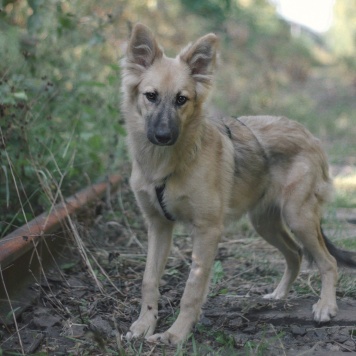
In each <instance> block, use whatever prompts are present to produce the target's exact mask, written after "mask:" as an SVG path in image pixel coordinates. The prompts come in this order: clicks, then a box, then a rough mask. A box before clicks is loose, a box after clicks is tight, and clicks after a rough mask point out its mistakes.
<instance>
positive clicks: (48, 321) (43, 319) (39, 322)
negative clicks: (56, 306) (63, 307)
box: [32, 315, 61, 330]
mask: <svg viewBox="0 0 356 356" xmlns="http://www.w3.org/2000/svg"><path fill="white" fill-rule="evenodd" d="M32 322H33V324H34V326H35V327H37V328H40V329H42V330H46V329H48V328H51V327H53V326H56V325H60V324H61V318H60V317H58V316H53V315H43V316H37V317H34V318H33V321H32Z"/></svg>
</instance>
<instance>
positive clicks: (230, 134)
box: [224, 124, 232, 140]
mask: <svg viewBox="0 0 356 356" xmlns="http://www.w3.org/2000/svg"><path fill="white" fill-rule="evenodd" d="M224 126H225V131H226V134H227V135H228V137H229V139H230V140H231V139H232V132H231V130H230V127H229V126H227V125H225V124H224Z"/></svg>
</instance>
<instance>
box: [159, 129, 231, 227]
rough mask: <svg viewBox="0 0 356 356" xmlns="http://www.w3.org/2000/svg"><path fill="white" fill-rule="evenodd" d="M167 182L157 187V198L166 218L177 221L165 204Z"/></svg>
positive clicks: (229, 135) (227, 132)
mask: <svg viewBox="0 0 356 356" xmlns="http://www.w3.org/2000/svg"><path fill="white" fill-rule="evenodd" d="M224 126H225V131H226V134H227V136H228V137H229V138H230V139H232V133H231V130H230V127H229V126H227V125H224ZM166 180H167V178H165V179H164V180H163V184H162V185H160V186H158V187H155V190H156V197H157V200H158V203H159V205H160V207H161V209H162V212H163V215H164V217H165V218H166V219H167V220H169V221H175V220H176V219H175V218H174V217H173V216H172V215H171V214H170V213H169V212H168V210H167V208H166V205H165V204H164V202H163V197H164V190H165V189H166Z"/></svg>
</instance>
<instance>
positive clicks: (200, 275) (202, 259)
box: [148, 226, 222, 344]
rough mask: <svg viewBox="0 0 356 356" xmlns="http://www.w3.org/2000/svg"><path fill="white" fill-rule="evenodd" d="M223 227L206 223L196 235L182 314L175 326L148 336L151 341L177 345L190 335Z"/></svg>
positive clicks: (205, 291)
mask: <svg viewBox="0 0 356 356" xmlns="http://www.w3.org/2000/svg"><path fill="white" fill-rule="evenodd" d="M221 233H222V228H221V227H216V226H204V227H201V228H199V229H196V234H195V236H193V253H192V266H191V270H190V274H189V277H188V280H187V283H186V286H185V290H184V293H183V297H182V299H181V303H180V313H179V315H178V318H177V319H176V321H175V322H174V323H173V325H172V326H171V327H170V328H169V329H168V330H167V331H166V332H164V333H162V334H155V335H153V336H151V337H149V338H148V341H151V342H163V343H166V344H176V343H178V342H180V341H183V340H184V339H186V338H187V336H188V335H189V332H190V331H191V328H192V326H193V325H194V324H195V323H196V322H197V320H198V319H199V316H200V311H201V306H202V304H203V302H204V300H205V297H206V294H207V292H208V287H209V280H210V272H211V267H212V265H213V262H214V258H215V255H216V250H217V246H218V242H219V240H220V237H221Z"/></svg>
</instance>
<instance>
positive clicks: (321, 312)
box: [313, 299, 338, 323]
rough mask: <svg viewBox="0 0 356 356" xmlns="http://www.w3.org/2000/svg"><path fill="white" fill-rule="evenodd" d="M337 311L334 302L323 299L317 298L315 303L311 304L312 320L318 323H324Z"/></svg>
mask: <svg viewBox="0 0 356 356" xmlns="http://www.w3.org/2000/svg"><path fill="white" fill-rule="evenodd" d="M337 311H338V307H337V305H336V303H333V302H327V301H323V300H322V299H319V301H318V302H317V303H315V304H314V305H313V314H314V320H315V321H317V322H318V323H325V322H327V321H330V319H331V318H333V317H334V316H335V315H336V314H337Z"/></svg>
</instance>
